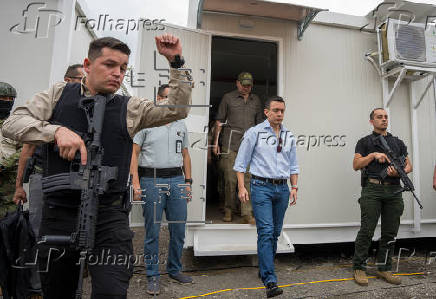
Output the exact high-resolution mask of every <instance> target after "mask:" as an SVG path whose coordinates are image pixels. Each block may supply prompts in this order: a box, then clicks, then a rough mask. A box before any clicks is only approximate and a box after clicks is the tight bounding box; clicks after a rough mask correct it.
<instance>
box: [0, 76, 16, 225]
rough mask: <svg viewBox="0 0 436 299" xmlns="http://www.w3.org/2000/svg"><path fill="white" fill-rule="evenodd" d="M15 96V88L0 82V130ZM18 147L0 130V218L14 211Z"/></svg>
mask: <svg viewBox="0 0 436 299" xmlns="http://www.w3.org/2000/svg"><path fill="white" fill-rule="evenodd" d="M16 96H17V92H16V91H15V88H13V87H12V86H11V85H10V84H8V83H5V82H0V128H1V127H2V125H3V121H4V120H5V119H6V118H7V117H8V116H9V112H10V111H11V109H12V106H13V105H14V100H15V98H16ZM18 149H19V146H18V144H17V142H15V141H13V140H11V139H9V138H6V137H4V136H3V135H2V133H1V130H0V218H1V217H3V216H4V215H5V214H6V212H8V211H12V210H15V204H14V203H13V201H12V197H13V195H14V192H15V176H16V172H17V165H18V158H19V155H20V154H19V151H18Z"/></svg>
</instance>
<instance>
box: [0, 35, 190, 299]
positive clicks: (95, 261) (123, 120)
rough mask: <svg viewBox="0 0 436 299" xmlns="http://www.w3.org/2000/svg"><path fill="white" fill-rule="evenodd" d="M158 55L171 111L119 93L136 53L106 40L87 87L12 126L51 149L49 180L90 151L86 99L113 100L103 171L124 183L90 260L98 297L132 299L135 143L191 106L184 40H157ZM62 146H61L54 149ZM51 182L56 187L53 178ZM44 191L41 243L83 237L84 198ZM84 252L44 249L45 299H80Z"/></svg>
mask: <svg viewBox="0 0 436 299" xmlns="http://www.w3.org/2000/svg"><path fill="white" fill-rule="evenodd" d="M156 46H157V50H158V52H159V53H160V54H161V55H163V56H165V57H166V58H167V59H168V61H169V63H170V66H171V69H170V81H169V85H170V93H169V95H168V99H167V100H166V103H163V104H164V106H155V105H154V102H153V101H150V100H146V99H140V98H137V97H126V96H120V95H116V94H114V93H115V92H116V91H117V90H118V89H119V88H120V86H121V83H122V82H123V79H124V75H125V72H126V70H127V64H128V59H129V55H130V49H129V48H128V46H127V45H126V44H124V43H123V42H121V41H119V40H117V39H115V38H111V37H104V38H100V39H97V40H95V41H93V42H91V44H90V45H89V51H88V57H87V58H85V60H84V63H83V66H84V70H85V72H86V74H87V75H86V77H85V78H83V80H82V82H81V83H66V82H62V83H57V84H55V85H53V86H52V87H51V88H50V89H49V90H47V91H44V92H40V93H38V94H36V95H35V96H34V97H33V98H32V100H30V101H28V102H27V103H26V104H25V105H24V106H20V107H17V108H16V109H15V111H14V112H13V113H12V115H11V116H10V117H9V118H8V119H7V120H6V121H5V124H4V126H3V133H4V134H5V136H8V137H10V138H12V139H15V140H18V141H20V142H23V143H30V144H40V143H46V144H45V145H44V150H43V156H44V157H43V163H44V165H43V169H44V173H43V176H44V179H46V180H47V178H49V177H51V176H54V175H57V174H60V173H68V172H69V171H70V169H71V168H72V167H74V164H75V163H76V162H75V156H76V152H78V153H80V161H79V162H78V163H81V164H82V165H86V162H87V158H88V157H87V149H86V146H85V143H84V141H83V139H82V136H85V134H86V133H87V130H88V120H87V116H86V113H85V111H84V110H83V109H82V108H80V107H79V101H80V99H81V98H83V97H90V96H94V95H96V94H102V95H105V96H106V97H107V98H108V99H109V100H108V101H107V103H106V106H105V107H106V108H105V112H104V121H103V130H102V136H101V144H102V146H103V148H104V155H103V159H102V165H103V166H108V167H117V168H118V176H117V178H116V180H115V181H113V182H112V183H111V184H110V186H109V189H108V191H106V192H105V193H104V194H103V195H101V196H100V197H99V207H98V216H97V225H96V235H95V246H94V250H93V251H92V253H91V254H90V255H89V256H88V261H87V262H88V266H89V272H90V273H91V277H92V295H91V297H92V298H126V297H127V288H128V285H129V279H130V277H131V276H132V273H133V264H132V263H133V259H132V256H133V246H132V238H133V233H132V232H131V231H130V229H129V221H128V208H127V206H128V205H126V204H125V203H126V201H127V200H128V199H127V196H126V193H127V181H128V176H129V165H130V158H131V152H132V138H133V136H134V135H135V134H136V133H137V132H138V131H140V130H141V129H143V128H148V127H155V126H161V125H164V124H167V123H170V122H173V121H175V120H178V119H183V118H185V117H186V116H187V114H188V111H189V108H188V107H189V104H190V101H191V84H190V82H187V81H188V80H190V76H188V79H187V76H186V75H185V73H182V71H181V70H179V68H181V67H182V66H183V64H184V60H183V58H182V57H181V55H182V46H181V42H180V40H179V39H178V38H177V37H175V36H173V35H170V34H165V35H162V36H158V37H156ZM54 144H56V147H55V146H54ZM47 181H50V180H49V179H48V180H47ZM55 189H56V190H52V189H50V188H44V185H43V191H44V206H43V211H42V221H41V227H40V236H45V235H62V236H67V235H71V233H73V232H74V231H76V225H77V213H78V207H79V205H80V191H78V190H72V189H71V188H70V189H68V188H65V189H59V188H55ZM79 254H80V253H79V252H78V251H76V250H72V249H71V248H70V247H68V246H51V247H49V246H41V248H40V250H39V253H38V261H39V266H40V271H41V282H42V287H43V292H44V298H72V297H74V294H75V291H76V287H77V282H78V275H79Z"/></svg>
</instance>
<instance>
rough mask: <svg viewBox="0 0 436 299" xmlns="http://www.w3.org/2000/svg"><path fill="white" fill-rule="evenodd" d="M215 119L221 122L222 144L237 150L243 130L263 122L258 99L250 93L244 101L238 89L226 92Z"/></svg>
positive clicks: (226, 147)
mask: <svg viewBox="0 0 436 299" xmlns="http://www.w3.org/2000/svg"><path fill="white" fill-rule="evenodd" d="M216 119H217V120H219V121H220V122H221V123H222V124H223V127H222V130H221V135H222V136H221V142H222V146H223V147H224V148H225V149H230V150H232V151H234V152H237V151H238V149H239V145H240V144H241V140H242V137H243V136H244V133H245V131H247V130H248V129H249V128H251V127H253V126H255V125H257V124H259V123H261V122H263V109H262V105H261V103H260V99H259V97H258V96H257V95H255V94H250V95H249V96H248V98H247V101H245V100H244V98H243V97H242V96H241V95H240V93H239V91H238V90H234V91H232V92H229V93H226V94H225V95H224V96H223V99H222V100H221V103H220V105H219V107H218V114H217V116H216Z"/></svg>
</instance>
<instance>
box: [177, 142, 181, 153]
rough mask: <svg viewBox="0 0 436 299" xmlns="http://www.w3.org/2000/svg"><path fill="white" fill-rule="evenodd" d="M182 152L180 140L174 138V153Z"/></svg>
mask: <svg viewBox="0 0 436 299" xmlns="http://www.w3.org/2000/svg"><path fill="white" fill-rule="evenodd" d="M181 152H182V140H176V154H180V153H181Z"/></svg>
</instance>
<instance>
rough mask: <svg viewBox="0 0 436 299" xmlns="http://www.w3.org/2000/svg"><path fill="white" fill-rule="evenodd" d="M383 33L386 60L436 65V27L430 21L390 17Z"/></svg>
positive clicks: (422, 65)
mask: <svg viewBox="0 0 436 299" xmlns="http://www.w3.org/2000/svg"><path fill="white" fill-rule="evenodd" d="M383 29H384V30H386V31H385V32H384V33H385V34H383V35H384V36H383V39H384V40H383V54H384V55H383V57H384V60H385V61H392V62H397V63H402V64H404V65H412V66H419V67H424V68H426V67H436V28H435V24H434V23H428V24H427V28H426V26H425V24H422V23H407V22H405V21H399V20H396V19H389V21H388V22H387V26H385V28H383ZM384 30H383V31H384Z"/></svg>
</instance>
